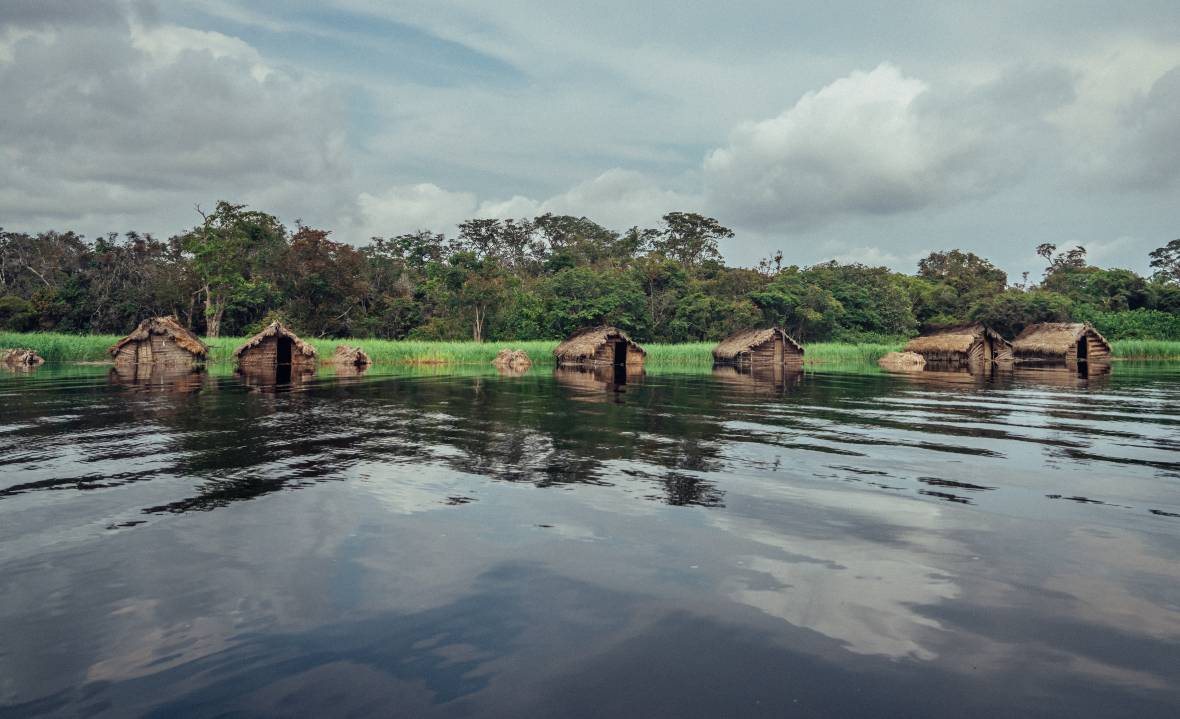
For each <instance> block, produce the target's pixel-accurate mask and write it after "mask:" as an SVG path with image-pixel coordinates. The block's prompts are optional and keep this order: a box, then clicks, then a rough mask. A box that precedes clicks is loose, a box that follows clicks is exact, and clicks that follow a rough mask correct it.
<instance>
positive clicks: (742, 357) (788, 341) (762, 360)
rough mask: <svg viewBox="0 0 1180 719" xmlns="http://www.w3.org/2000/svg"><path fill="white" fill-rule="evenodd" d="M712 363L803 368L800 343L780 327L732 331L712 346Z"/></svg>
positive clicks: (736, 365)
mask: <svg viewBox="0 0 1180 719" xmlns="http://www.w3.org/2000/svg"><path fill="white" fill-rule="evenodd" d="M713 363H714V364H719V365H733V366H735V367H754V368H760V367H786V368H788V369H802V368H803V346H802V345H800V344H799V343H798V342H796V341H795V339H794V338H793V337H791V336H790V335H789V334H787V332H786V330H783V329H782V328H779V327H770V328H768V329H764V330H742V331H740V332H735V333H733V334H731V335H730V336H728V337H726V338H725V339H723V340H721V343H720V344H718V345H717V346H716V347H714V348H713Z"/></svg>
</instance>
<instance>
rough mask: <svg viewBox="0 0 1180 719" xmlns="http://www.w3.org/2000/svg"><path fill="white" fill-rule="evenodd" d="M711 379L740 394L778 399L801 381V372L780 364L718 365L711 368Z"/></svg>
mask: <svg viewBox="0 0 1180 719" xmlns="http://www.w3.org/2000/svg"><path fill="white" fill-rule="evenodd" d="M713 379H714V381H716V382H717V383H718V384H720V385H723V386H724V387H726V388H727V389H731V390H734V391H736V392H737V393H740V394H747V395H754V396H760V397H772V396H773V397H779V396H782V395H784V394H786V393H787V392H788V391H790V389H791V388H792V387H795V386H797V385H798V384H799V383H800V382H801V381H802V379H803V370H801V369H792V368H790V367H784V366H783V365H781V364H780V365H773V366H769V367H758V366H755V367H748V366H746V367H739V366H735V365H720V366H715V367H713Z"/></svg>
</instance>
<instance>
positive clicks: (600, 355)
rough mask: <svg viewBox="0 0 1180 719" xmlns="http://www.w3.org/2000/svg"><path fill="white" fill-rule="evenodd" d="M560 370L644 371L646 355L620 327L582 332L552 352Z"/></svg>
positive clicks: (589, 329)
mask: <svg viewBox="0 0 1180 719" xmlns="http://www.w3.org/2000/svg"><path fill="white" fill-rule="evenodd" d="M553 356H554V357H555V358H556V359H557V366H558V367H577V366H583V367H600V366H615V367H626V368H636V369H637V368H641V367H643V360H644V358H645V357H646V356H647V353H646V352H645V351H644V350H643V348H642V347H640V346H639V345H638V344H636V343H635V341H634V340H632V339H631V338H630V337H628V336H627V333H626V332H623V331H622V330H621V329H619V328H618V327H609V326H602V327H590V328H586V329H581V330H578V331H577V332H575V333H574V334H573V335H571V336H570V338H569V339H567V340H566V341H565V342H562V343H561V344H559V345H558V346H557V349H555V350H553Z"/></svg>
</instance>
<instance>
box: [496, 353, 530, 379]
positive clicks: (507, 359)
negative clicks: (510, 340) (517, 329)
mask: <svg viewBox="0 0 1180 719" xmlns="http://www.w3.org/2000/svg"><path fill="white" fill-rule="evenodd" d="M492 366H494V367H495V368H496V370H497V371H499V372H500V373H501V374H524V373H525V372H527V371H528V369H529V367H532V366H533V361H532V360H531V359H529V356H528V353H527V352H525V351H524V350H514V349H509V348H507V347H505V348H504V349H502V350H500V351H499V352H497V353H496V358H495V359H494V360H492Z"/></svg>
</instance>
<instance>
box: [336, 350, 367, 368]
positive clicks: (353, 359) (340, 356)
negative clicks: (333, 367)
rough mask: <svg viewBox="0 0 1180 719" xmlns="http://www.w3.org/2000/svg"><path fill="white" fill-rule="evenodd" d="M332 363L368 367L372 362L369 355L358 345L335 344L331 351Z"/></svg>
mask: <svg viewBox="0 0 1180 719" xmlns="http://www.w3.org/2000/svg"><path fill="white" fill-rule="evenodd" d="M332 363H333V364H337V365H351V366H353V367H368V366H369V365H371V364H373V361H372V360H370V359H369V355H368V354H367V353H366V352H365V351H364V350H363V349H361V348H360V347H353V346H352V345H336V351H335V352H333V353H332Z"/></svg>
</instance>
